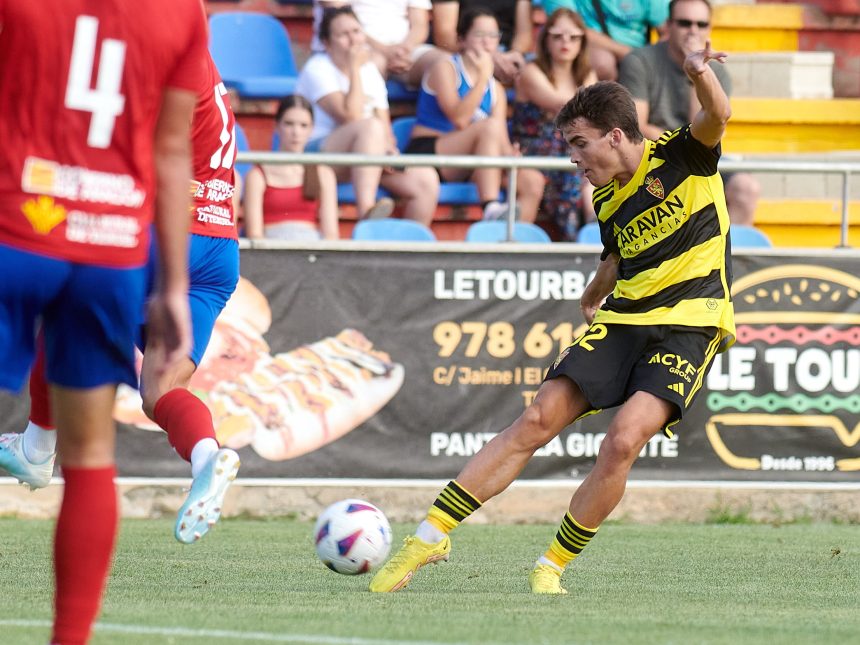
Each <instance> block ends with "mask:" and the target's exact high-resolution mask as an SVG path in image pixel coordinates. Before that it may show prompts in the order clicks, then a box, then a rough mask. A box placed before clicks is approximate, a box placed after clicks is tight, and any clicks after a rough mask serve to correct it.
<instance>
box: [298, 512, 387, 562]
mask: <svg viewBox="0 0 860 645" xmlns="http://www.w3.org/2000/svg"><path fill="white" fill-rule="evenodd" d="M314 542H315V543H316V549H317V555H318V556H319V559H320V560H322V563H323V564H324V565H325V566H327V567H328V568H329V569H331V570H332V571H337V572H338V573H343V574H346V575H348V576H353V575H356V574H359V573H367V572H368V571H370V570H371V569H373V568H374V567H376V566H378V565H380V564H382V563H383V562H384V561H385V558H387V557H388V552H389V551H391V527H390V526H389V525H388V520H387V519H386V517H385V515H384V514H383V512H382V511H380V510H379V509H378V508H376V507H375V506H374V505H373V504H371V503H370V502H365V501H364V500H361V499H344V500H341V501H339V502H335V503H334V504H332V505H331V506H329V507H328V508H327V509H325V510H324V511H323V512H322V515H320V516H319V518H318V519H317V523H316V525H315V526H314Z"/></svg>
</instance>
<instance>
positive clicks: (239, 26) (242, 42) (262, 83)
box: [209, 11, 299, 98]
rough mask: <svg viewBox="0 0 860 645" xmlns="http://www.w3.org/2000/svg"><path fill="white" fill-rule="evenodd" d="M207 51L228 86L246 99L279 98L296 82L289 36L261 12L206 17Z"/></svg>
mask: <svg viewBox="0 0 860 645" xmlns="http://www.w3.org/2000/svg"><path fill="white" fill-rule="evenodd" d="M209 51H210V52H212V58H213V59H214V60H215V64H216V65H217V66H218V71H219V72H220V73H221V78H222V79H223V80H224V84H225V85H226V86H227V87H232V88H235V89H236V91H237V92H239V95H240V96H242V97H245V98H280V97H283V96H286V95H287V94H291V93H292V92H293V90H294V89H295V87H296V81H297V80H298V75H299V72H298V69H297V68H296V62H295V59H294V58H293V50H292V46H291V44H290V35H289V34H288V33H287V30H286V29H285V28H284V25H283V24H281V22H280V21H279V20H278V19H277V18H275V17H273V16H271V15H269V14H264V13H252V12H245V11H228V12H224V13H216V14H213V15H212V16H211V17H210V18H209Z"/></svg>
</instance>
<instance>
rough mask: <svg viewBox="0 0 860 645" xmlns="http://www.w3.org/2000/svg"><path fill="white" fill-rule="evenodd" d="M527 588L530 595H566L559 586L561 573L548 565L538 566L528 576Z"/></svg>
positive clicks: (565, 591)
mask: <svg viewBox="0 0 860 645" xmlns="http://www.w3.org/2000/svg"><path fill="white" fill-rule="evenodd" d="M529 587H531V589H532V593H554V594H563V593H567V589H565V588H564V587H562V586H561V571H559V570H558V569H556V568H555V567H551V566H549V565H548V564H539V565H537V566H535V568H534V569H532V572H531V573H530V574H529Z"/></svg>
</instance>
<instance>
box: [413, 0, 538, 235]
mask: <svg viewBox="0 0 860 645" xmlns="http://www.w3.org/2000/svg"><path fill="white" fill-rule="evenodd" d="M457 36H458V39H459V42H460V52H459V53H458V54H455V55H453V56H450V57H446V58H443V59H442V60H440V61H439V62H437V63H436V64H435V65H434V66H433V67H432V68H431V69H430V70H429V71H428V72H427V74H426V75H425V76H424V78H423V80H422V81H421V90H420V92H419V95H418V104H417V107H416V122H415V127H414V128H413V129H412V138H411V140H410V142H409V145H408V146H407V148H406V152H407V153H410V154H439V155H479V156H486V157H497V156H510V155H513V154H515V149H514V148H513V146H512V145H511V141H510V138H509V137H508V125H507V109H508V104H507V98H506V97H505V91H504V88H503V87H502V85H501V83H499V82H498V81H497V80H495V79H494V78H493V57H492V52H494V51H495V50H496V48H497V47H498V44H499V37H500V34H499V23H498V22H497V21H496V18H495V16H494V15H493V14H492V13H491V12H490V11H488V10H486V9H472V10H469V11H466V12H464V13H463V14H462V15H461V16H460V20H459V22H458V24H457ZM438 172H439V176H440V177H441V178H442V180H444V181H465V180H466V179H468V178H470V177H471V179H472V181H474V182H475V184H476V185H477V187H478V195H479V197H480V200H481V204H482V206H483V209H484V218H485V219H499V218H502V217H504V216H505V214H506V213H507V210H508V207H507V204H503V203H500V202H499V201H497V200H498V197H499V190H500V189H501V185H502V170H501V169H500V168H479V169H476V170H474V171H473V170H470V169H468V168H439V170H438ZM535 173H536V174H537V181H529V178H530V175H531V174H535ZM519 178H520V183H519V185H520V193H521V194H522V192H523V191H527V190H530V189H532V190H539V191H541V193H542V191H543V178H542V176H541V175H540V173H539V172H538V171H520V174H519ZM537 201H540V197H539V196H538V198H537ZM530 219H531V220H533V219H534V215H532V216H531V218H530Z"/></svg>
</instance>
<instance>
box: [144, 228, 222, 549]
mask: <svg viewBox="0 0 860 645" xmlns="http://www.w3.org/2000/svg"><path fill="white" fill-rule="evenodd" d="M190 240H191V241H190V248H189V262H188V263H189V272H190V273H189V277H190V288H189V293H188V301H189V308H190V310H191V324H192V330H193V334H194V344H193V347H192V350H191V355H190V356H189V357H188V358H186V359H185V360H184V361H182V362H181V363H180V364H178V365H176V366H175V367H174V368H173V369H171V370H168V371H167V372H165V373H164V374H162V375H160V376H156V375H155V374H154V373H153V370H152V363H151V362H150V361H148V360H147V353H146V352H145V351H144V354H143V367H142V369H141V379H140V380H141V394H142V396H143V410H144V412H145V413H146V415H147V416H148V417H149V418H150V419H152V420H153V421H155V422H156V423H157V424H158V425H159V427H161V428H162V429H163V430H164V431H165V432H166V433H167V440H168V441H169V442H170V445H171V446H173V448H174V450H176V453H177V454H178V455H179V456H180V457H182V458H183V459H184V460H185V461H187V462H189V463H190V464H191V476H192V478H193V482H192V486H191V490H190V492H189V495H188V497H187V498H186V500H185V503H184V504H183V505H182V507H181V508H180V510H179V514H178V516H177V521H176V527H175V532H174V533H175V536H176V539H177V540H179V541H180V542H183V543H190V542H194V541H195V540H198V539H200V538H201V537H203V536H204V535H205V534H206V532H207V531H208V530H209V528H210V527H212V526H214V525H215V523H216V522H217V521H218V519H219V518H220V516H221V506H222V502H223V499H224V495H225V493H226V491H227V488H228V487H229V486H230V484H231V483H232V482H233V480H234V479H235V477H236V472H237V471H238V469H239V456H238V455H237V454H236V452H235V451H233V450H231V449H229V448H221V447H220V445H219V443H218V440H217V438H216V436H215V427H214V425H213V422H212V413H211V412H210V411H209V408H208V407H206V404H205V403H203V401H201V400H200V399H199V398H197V397H196V396H195V395H194V394H193V393H191V392H190V391H189V390H188V386H189V384H190V382H191V377H192V376H193V375H194V372H195V370H196V369H197V366H198V365H199V364H200V361H201V360H202V359H203V354H204V353H205V351H206V347H207V346H208V344H209V339H210V338H211V336H212V329H213V327H214V326H215V319H216V318H217V317H218V314H220V313H221V310H222V309H223V308H224V305H226V303H227V300H228V299H229V298H230V295H231V294H232V293H233V291H234V290H235V288H236V283H237V282H238V279H239V251H238V244H237V243H236V241H235V240H229V239H219V238H210V237H204V236H200V235H191V236H190Z"/></svg>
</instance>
